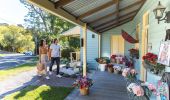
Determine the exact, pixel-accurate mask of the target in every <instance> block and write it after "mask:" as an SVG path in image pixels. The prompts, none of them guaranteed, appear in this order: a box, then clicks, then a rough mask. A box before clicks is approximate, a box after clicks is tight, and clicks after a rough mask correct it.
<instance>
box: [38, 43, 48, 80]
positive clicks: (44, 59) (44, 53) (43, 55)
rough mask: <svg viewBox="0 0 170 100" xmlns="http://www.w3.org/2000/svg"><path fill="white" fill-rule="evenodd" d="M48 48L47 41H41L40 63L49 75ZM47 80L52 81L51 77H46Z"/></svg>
mask: <svg viewBox="0 0 170 100" xmlns="http://www.w3.org/2000/svg"><path fill="white" fill-rule="evenodd" d="M47 54H48V46H47V44H46V41H45V40H41V41H40V47H39V62H40V63H41V64H43V65H44V66H45V73H46V74H47V60H48V56H47ZM45 78H46V79H50V78H49V76H47V75H46V77H45Z"/></svg>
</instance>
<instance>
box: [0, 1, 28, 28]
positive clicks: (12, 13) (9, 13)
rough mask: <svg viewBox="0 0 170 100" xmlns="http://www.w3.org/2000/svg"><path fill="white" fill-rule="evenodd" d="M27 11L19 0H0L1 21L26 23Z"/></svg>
mask: <svg viewBox="0 0 170 100" xmlns="http://www.w3.org/2000/svg"><path fill="white" fill-rule="evenodd" d="M27 12H28V9H27V8H25V7H24V5H23V4H21V3H20V1H19V0H0V23H8V24H15V25H16V24H24V16H25V15H26V14H27Z"/></svg>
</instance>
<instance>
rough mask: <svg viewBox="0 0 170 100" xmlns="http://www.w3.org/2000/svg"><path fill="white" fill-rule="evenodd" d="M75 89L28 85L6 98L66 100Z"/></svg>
mask: <svg viewBox="0 0 170 100" xmlns="http://www.w3.org/2000/svg"><path fill="white" fill-rule="evenodd" d="M72 90H73V88H68V87H52V86H46V85H43V86H28V87H27V88H25V89H23V90H21V91H18V92H15V93H13V94H10V95H7V96H6V97H5V98H4V100H64V98H65V97H66V96H67V95H68V94H69V93H70V92H71V91H72Z"/></svg>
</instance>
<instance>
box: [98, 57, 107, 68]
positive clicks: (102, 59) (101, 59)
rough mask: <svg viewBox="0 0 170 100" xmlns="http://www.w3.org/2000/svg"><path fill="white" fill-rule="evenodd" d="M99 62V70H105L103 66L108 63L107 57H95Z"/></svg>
mask: <svg viewBox="0 0 170 100" xmlns="http://www.w3.org/2000/svg"><path fill="white" fill-rule="evenodd" d="M95 60H96V61H97V62H98V63H99V67H98V68H99V69H100V71H105V66H106V64H107V63H109V60H108V58H106V57H101V58H96V59H95Z"/></svg>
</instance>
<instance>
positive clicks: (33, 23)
mask: <svg viewBox="0 0 170 100" xmlns="http://www.w3.org/2000/svg"><path fill="white" fill-rule="evenodd" d="M20 2H21V3H22V4H23V5H24V6H25V7H26V8H27V9H28V13H27V15H26V16H25V19H24V20H25V26H26V27H27V29H28V30H29V31H31V33H33V34H32V35H33V40H34V41H35V44H36V49H37V48H38V44H39V41H40V40H41V39H46V40H47V43H48V44H49V45H50V43H51V41H52V40H53V39H54V38H58V39H59V38H60V34H61V33H62V32H64V31H67V30H69V29H70V28H73V27H74V26H75V25H74V24H72V23H70V22H68V21H66V20H63V19H61V18H59V17H57V16H55V15H53V14H51V13H48V12H45V11H43V10H42V9H40V8H38V7H36V6H34V5H31V4H29V3H28V2H27V1H26V0H20ZM62 39H63V38H61V39H60V43H61V44H60V45H62V47H68V46H67V45H66V44H68V43H67V42H65V41H64V40H62Z"/></svg>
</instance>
